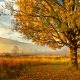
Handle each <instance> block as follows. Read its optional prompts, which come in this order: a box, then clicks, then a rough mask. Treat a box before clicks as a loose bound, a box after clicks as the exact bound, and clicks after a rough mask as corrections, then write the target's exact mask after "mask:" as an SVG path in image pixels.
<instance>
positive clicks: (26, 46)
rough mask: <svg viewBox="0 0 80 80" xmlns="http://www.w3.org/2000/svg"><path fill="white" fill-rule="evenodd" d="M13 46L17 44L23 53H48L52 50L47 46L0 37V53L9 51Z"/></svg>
mask: <svg viewBox="0 0 80 80" xmlns="http://www.w3.org/2000/svg"><path fill="white" fill-rule="evenodd" d="M14 46H18V47H19V49H20V53H21V51H23V53H26V54H27V53H45V52H46V53H49V52H53V50H51V49H48V48H47V47H40V46H37V45H34V44H31V43H23V42H18V41H16V40H10V39H6V38H2V37H0V53H11V52H12V49H13V48H14Z"/></svg>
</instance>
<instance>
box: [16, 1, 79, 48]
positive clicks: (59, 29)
mask: <svg viewBox="0 0 80 80" xmlns="http://www.w3.org/2000/svg"><path fill="white" fill-rule="evenodd" d="M63 3H64V4H63ZM22 4H23V5H22ZM17 5H18V6H19V9H20V12H18V13H16V21H17V22H16V23H18V22H20V23H21V25H20V26H21V32H22V33H23V34H24V35H25V36H27V37H28V38H31V39H32V40H33V41H34V42H36V43H39V44H41V45H48V46H50V47H54V48H57V47H58V48H59V47H62V46H63V45H67V46H68V45H70V44H69V41H70V42H71V41H72V40H71V39H72V36H74V35H76V32H77V33H78V35H79V30H78V29H80V8H79V5H78V2H77V3H76V2H74V1H72V0H62V4H59V3H58V2H57V1H56V0H20V1H18V2H17ZM76 26H77V27H76ZM69 34H70V38H68V36H69ZM75 37H76V36H75ZM75 39H76V38H75Z"/></svg>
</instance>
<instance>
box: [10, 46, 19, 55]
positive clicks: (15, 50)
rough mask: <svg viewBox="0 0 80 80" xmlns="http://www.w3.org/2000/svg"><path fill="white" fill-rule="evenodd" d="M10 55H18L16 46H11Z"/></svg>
mask: <svg viewBox="0 0 80 80" xmlns="http://www.w3.org/2000/svg"><path fill="white" fill-rule="evenodd" d="M12 53H13V54H14V55H18V54H19V47H18V46H17V45H14V46H13V49H12Z"/></svg>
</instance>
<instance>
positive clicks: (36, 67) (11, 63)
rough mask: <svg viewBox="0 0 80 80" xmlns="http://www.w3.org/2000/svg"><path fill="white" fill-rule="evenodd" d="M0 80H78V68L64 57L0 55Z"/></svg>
mask: <svg viewBox="0 0 80 80" xmlns="http://www.w3.org/2000/svg"><path fill="white" fill-rule="evenodd" d="M79 66H80V65H79ZM0 80H80V69H79V70H78V71H76V70H73V69H71V68H69V59H68V58H66V57H64V58H63V57H62V58H61V57H60V58H59V57H54V58H53V57H38V56H37V57H0Z"/></svg>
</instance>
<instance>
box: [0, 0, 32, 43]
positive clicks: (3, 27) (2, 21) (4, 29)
mask: <svg viewBox="0 0 80 80" xmlns="http://www.w3.org/2000/svg"><path fill="white" fill-rule="evenodd" d="M5 1H11V0H5ZM2 6H3V7H4V8H5V3H4V0H0V12H1V13H2V12H3V14H4V15H2V16H0V37H4V38H9V39H13V40H18V41H21V42H22V41H23V42H27V43H30V42H31V41H27V40H25V39H24V38H23V37H22V35H21V34H19V33H17V32H13V31H12V29H11V28H12V24H11V22H12V18H13V17H12V16H10V15H8V14H10V11H9V10H8V9H4V8H3V7H2Z"/></svg>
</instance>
